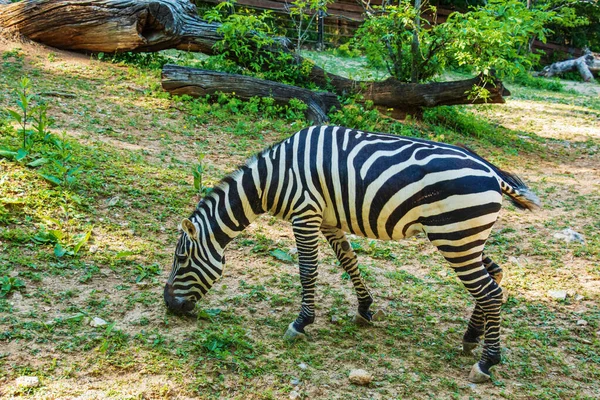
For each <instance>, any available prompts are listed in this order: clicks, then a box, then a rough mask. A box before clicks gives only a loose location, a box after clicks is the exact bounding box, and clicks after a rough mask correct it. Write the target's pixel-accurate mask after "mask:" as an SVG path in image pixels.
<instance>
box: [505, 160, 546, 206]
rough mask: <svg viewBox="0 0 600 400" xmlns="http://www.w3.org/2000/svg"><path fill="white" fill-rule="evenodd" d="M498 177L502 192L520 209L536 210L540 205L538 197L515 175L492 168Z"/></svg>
mask: <svg viewBox="0 0 600 400" xmlns="http://www.w3.org/2000/svg"><path fill="white" fill-rule="evenodd" d="M494 169H495V172H496V174H498V176H499V177H500V188H501V189H502V193H504V194H505V195H507V196H508V197H510V200H511V201H512V203H513V204H514V205H515V206H516V207H517V208H520V209H522V210H530V211H533V210H536V209H538V208H540V207H541V206H542V203H541V202H540V199H539V198H538V197H537V195H536V194H535V193H533V192H532V191H531V190H530V189H529V188H528V187H527V185H525V183H524V182H523V181H522V180H521V178H519V177H518V176H517V175H514V174H511V173H510V172H506V171H503V170H501V169H500V168H497V167H496V168H494Z"/></svg>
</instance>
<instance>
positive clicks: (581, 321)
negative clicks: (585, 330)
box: [577, 319, 588, 326]
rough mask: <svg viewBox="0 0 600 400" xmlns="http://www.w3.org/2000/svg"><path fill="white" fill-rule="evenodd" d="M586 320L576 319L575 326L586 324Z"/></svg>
mask: <svg viewBox="0 0 600 400" xmlns="http://www.w3.org/2000/svg"><path fill="white" fill-rule="evenodd" d="M587 324H588V322H587V321H586V320H585V319H580V320H578V321H577V326H587Z"/></svg>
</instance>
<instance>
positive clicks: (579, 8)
mask: <svg viewBox="0 0 600 400" xmlns="http://www.w3.org/2000/svg"><path fill="white" fill-rule="evenodd" d="M533 6H534V7H535V8H536V9H540V10H543V11H553V12H554V13H555V14H554V16H553V17H552V19H551V20H550V22H549V24H548V28H550V29H551V30H552V32H551V33H549V35H548V39H549V40H550V41H552V42H555V43H565V44H569V45H570V46H573V47H575V48H584V47H589V48H590V49H591V50H592V51H596V52H598V51H600V3H599V2H597V1H579V0H538V1H536V2H535V3H534V4H533ZM555 61H560V60H558V59H557V60H555Z"/></svg>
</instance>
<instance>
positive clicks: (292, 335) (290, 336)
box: [283, 322, 306, 342]
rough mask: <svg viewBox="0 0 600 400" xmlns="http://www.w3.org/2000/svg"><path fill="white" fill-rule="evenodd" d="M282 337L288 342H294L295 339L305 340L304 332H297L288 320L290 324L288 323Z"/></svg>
mask: <svg viewBox="0 0 600 400" xmlns="http://www.w3.org/2000/svg"><path fill="white" fill-rule="evenodd" d="M283 339H284V340H287V341H288V342H294V341H296V340H306V334H305V333H302V332H298V331H297V330H296V329H295V328H294V323H293V322H290V324H289V325H288V328H287V331H285V334H284V335H283Z"/></svg>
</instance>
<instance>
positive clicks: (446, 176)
mask: <svg viewBox="0 0 600 400" xmlns="http://www.w3.org/2000/svg"><path fill="white" fill-rule="evenodd" d="M502 194H505V195H507V196H508V197H509V198H510V199H511V200H512V201H513V203H515V205H517V206H518V207H520V208H527V209H534V208H535V207H538V206H539V200H538V199H537V197H536V196H535V195H534V194H533V193H532V192H531V191H530V190H529V189H528V188H527V187H526V186H525V184H524V183H523V182H522V181H521V180H520V179H519V178H518V177H516V176H514V175H511V174H509V173H506V172H504V171H502V170H500V169H499V168H497V167H495V166H494V165H492V164H490V163H489V162H487V161H486V160H484V159H483V158H481V157H479V156H478V155H476V154H475V153H473V152H472V151H470V150H468V149H466V148H461V147H457V146H452V145H448V144H443V143H437V142H431V141H427V140H421V139H415V138H409V137H400V136H395V135H387V134H380V133H369V132H360V131H356V130H351V129H347V128H343V127H335V126H315V127H310V128H307V129H304V130H302V131H300V132H298V133H296V134H294V135H292V136H291V137H289V138H288V139H285V140H284V141H282V142H281V143H279V144H276V145H274V146H272V147H270V148H268V149H266V150H264V151H263V152H262V153H260V154H259V155H257V156H256V157H254V158H252V159H251V160H250V161H249V162H248V163H247V164H246V165H245V166H243V167H242V168H241V169H239V170H238V171H236V172H235V173H233V174H232V175H230V176H229V177H227V178H225V179H224V180H223V181H222V182H221V183H220V184H219V185H218V186H217V187H216V188H215V189H214V190H213V191H212V192H211V194H210V195H208V196H207V197H206V198H204V199H203V200H202V201H201V202H200V203H199V204H198V206H197V208H196V210H195V211H194V213H193V214H192V216H191V217H190V218H189V219H184V220H183V222H182V230H183V233H182V236H181V238H180V240H179V242H178V244H177V247H176V251H175V257H174V262H173V270H172V272H171V274H170V276H169V279H168V281H167V284H166V286H165V294H164V296H165V301H166V303H167V305H168V306H169V308H171V309H173V310H175V311H187V310H191V309H193V307H194V304H195V302H196V301H197V300H199V299H200V298H201V297H202V296H203V295H204V294H205V293H206V292H207V291H208V290H209V289H210V287H211V286H212V285H213V283H214V282H215V280H217V279H218V278H219V277H220V276H221V274H222V269H223V263H224V257H223V252H224V248H225V246H226V245H227V243H229V242H230V241H231V240H232V239H233V238H234V237H235V236H236V235H238V234H239V233H240V232H241V231H242V230H243V229H244V228H245V227H246V226H248V225H249V224H250V223H251V222H252V221H253V220H254V219H255V218H256V217H257V216H258V215H260V214H263V213H266V212H268V213H270V214H272V215H275V216H277V217H279V218H282V219H284V220H287V221H290V222H291V223H292V228H293V231H294V235H295V238H296V243H297V247H298V255H299V269H300V279H301V282H302V287H303V293H302V306H301V311H300V314H299V316H298V318H297V319H296V320H295V321H293V322H292V323H290V326H289V328H288V331H287V332H286V337H288V338H294V337H298V336H300V335H302V334H303V333H304V328H305V327H306V326H307V325H308V324H310V323H312V322H313V321H314V293H315V282H316V276H317V261H318V260H317V254H318V251H317V243H318V236H319V232H320V233H322V234H323V235H324V236H325V237H326V238H327V240H328V242H329V243H330V245H331V246H332V248H333V250H334V251H335V253H336V255H337V257H338V259H339V261H340V264H341V266H342V267H343V268H344V269H345V270H346V271H347V272H348V274H349V275H350V277H351V279H352V282H353V284H354V287H355V289H356V293H357V298H358V314H357V318H358V319H359V320H361V321H364V322H368V321H370V320H371V318H372V313H371V311H370V310H369V308H370V305H371V303H372V301H373V300H372V297H371V294H370V293H369V290H368V289H367V288H366V286H365V284H364V282H363V281H362V279H361V277H360V273H359V271H358V268H357V260H356V255H355V254H354V252H353V250H352V247H351V246H350V244H349V242H348V240H347V239H346V235H345V233H346V232H350V233H353V234H356V235H361V236H365V237H369V238H374V239H386V240H399V239H404V238H407V237H410V236H413V235H415V234H418V233H421V232H422V233H424V234H425V235H426V236H427V237H428V239H429V240H430V241H431V242H432V244H433V245H434V246H436V247H437V248H438V250H439V251H440V252H441V254H442V255H443V256H444V257H445V258H446V260H447V261H448V262H449V265H450V266H451V267H452V268H453V269H454V270H455V271H456V273H457V275H458V277H459V278H460V279H461V281H462V282H463V283H464V285H465V287H466V288H467V290H469V292H470V293H471V294H472V295H473V296H474V298H475V300H476V307H475V310H474V312H473V314H472V317H471V320H470V322H469V326H468V328H467V331H466V333H465V335H464V337H463V346H464V348H465V351H469V352H470V351H471V350H472V349H473V348H474V347H475V346H476V344H477V342H478V341H479V338H480V337H481V336H483V337H484V338H485V342H484V351H483V355H482V357H481V359H480V361H479V362H478V363H476V364H475V365H474V366H473V369H472V371H471V375H470V378H471V380H472V381H475V382H478V381H483V380H486V379H489V374H490V372H489V368H490V367H491V366H493V365H495V364H497V363H498V362H499V361H500V342H499V324H500V302H501V297H502V290H501V288H500V286H499V282H500V279H501V276H502V272H501V271H502V270H501V268H500V267H499V266H498V265H497V264H495V263H494V262H493V261H492V260H491V259H490V258H489V257H486V256H485V255H484V254H483V247H484V245H485V242H486V240H487V238H488V236H489V234H490V232H491V229H492V226H493V224H494V222H495V221H496V219H497V218H498V213H499V211H500V207H501V205H502Z"/></svg>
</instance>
